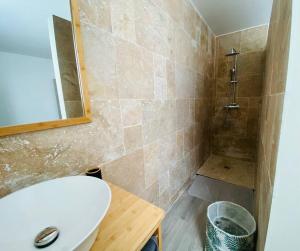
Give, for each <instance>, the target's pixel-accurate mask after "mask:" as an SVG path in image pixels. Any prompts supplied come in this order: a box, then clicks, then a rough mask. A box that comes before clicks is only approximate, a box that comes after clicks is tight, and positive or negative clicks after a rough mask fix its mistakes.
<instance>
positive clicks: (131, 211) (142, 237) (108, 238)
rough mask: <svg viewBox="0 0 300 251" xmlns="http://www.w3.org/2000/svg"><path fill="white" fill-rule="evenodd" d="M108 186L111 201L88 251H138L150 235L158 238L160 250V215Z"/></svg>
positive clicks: (133, 198) (158, 211)
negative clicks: (155, 235)
mask: <svg viewBox="0 0 300 251" xmlns="http://www.w3.org/2000/svg"><path fill="white" fill-rule="evenodd" d="M108 185H109V186H110V188H111V192H112V201H111V204H110V208H109V210H108V212H107V214H106V216H105V217H104V219H103V221H102V222H101V224H100V228H99V233H98V236H97V239H96V242H95V243H94V245H93V247H92V249H91V251H103V250H110V251H112V250H113V251H137V250H141V249H142V248H143V247H144V245H145V244H146V243H147V241H148V240H149V239H150V238H151V236H152V235H153V234H157V235H158V237H159V242H160V249H161V228H160V224H161V222H162V220H163V218H164V215H165V213H164V211H163V210H162V209H160V208H158V207H156V206H154V205H152V204H150V203H149V202H147V201H145V200H143V199H140V198H139V197H137V196H135V195H133V194H131V193H129V192H127V191H125V190H123V189H121V188H120V187H118V186H115V185H113V184H110V183H108Z"/></svg>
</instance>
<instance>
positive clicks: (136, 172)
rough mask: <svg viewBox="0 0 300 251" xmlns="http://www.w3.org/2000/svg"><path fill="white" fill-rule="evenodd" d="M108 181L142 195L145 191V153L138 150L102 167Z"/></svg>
mask: <svg viewBox="0 0 300 251" xmlns="http://www.w3.org/2000/svg"><path fill="white" fill-rule="evenodd" d="M102 171H103V176H104V177H105V179H106V180H108V181H110V182H113V183H114V184H116V185H118V186H120V187H123V188H124V189H126V190H128V191H130V192H132V193H135V194H138V195H141V194H142V192H143V191H144V190H145V181H144V177H145V174H144V153H143V150H138V151H136V152H134V153H131V154H128V155H125V156H124V157H121V158H120V159H117V160H115V161H113V162H110V163H108V164H105V165H103V166H102Z"/></svg>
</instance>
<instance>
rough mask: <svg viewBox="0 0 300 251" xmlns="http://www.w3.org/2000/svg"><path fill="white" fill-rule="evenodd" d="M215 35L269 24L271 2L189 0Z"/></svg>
mask: <svg viewBox="0 0 300 251" xmlns="http://www.w3.org/2000/svg"><path fill="white" fill-rule="evenodd" d="M191 1H192V2H193V3H194V5H195V7H196V8H197V9H198V11H199V12H200V13H201V15H202V16H203V18H204V19H205V21H206V22H207V24H208V25H209V27H210V28H211V29H212V30H213V32H214V33H215V34H216V35H221V34H226V33H230V32H233V31H237V30H242V29H246V28H249V27H253V26H258V25H262V24H267V23H269V20H270V16H271V10H272V3H273V0H191Z"/></svg>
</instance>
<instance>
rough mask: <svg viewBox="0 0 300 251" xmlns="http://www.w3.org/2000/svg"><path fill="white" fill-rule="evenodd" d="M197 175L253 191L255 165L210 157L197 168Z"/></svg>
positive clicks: (253, 163) (236, 160) (214, 156)
mask: <svg viewBox="0 0 300 251" xmlns="http://www.w3.org/2000/svg"><path fill="white" fill-rule="evenodd" d="M197 175H202V176H206V177H209V178H212V179H216V180H221V181H225V182H228V183H231V184H234V185H238V186H243V187H247V188H250V189H254V188H255V175H256V163H255V162H251V161H246V160H239V159H235V158H230V157H224V156H218V155H211V156H210V157H209V158H208V159H207V160H206V162H205V163H204V164H203V165H202V166H201V167H200V168H199V170H198V171H197Z"/></svg>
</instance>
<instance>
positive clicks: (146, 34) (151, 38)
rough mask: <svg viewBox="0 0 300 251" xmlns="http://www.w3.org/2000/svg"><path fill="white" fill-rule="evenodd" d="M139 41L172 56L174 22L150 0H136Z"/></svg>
mask: <svg viewBox="0 0 300 251" xmlns="http://www.w3.org/2000/svg"><path fill="white" fill-rule="evenodd" d="M134 1H135V13H136V23H135V26H136V36H137V43H138V44H140V45H141V46H143V47H145V48H147V49H149V50H151V51H153V52H156V53H158V54H161V55H163V56H165V57H168V58H171V57H172V54H173V52H172V46H173V45H172V43H173V39H174V27H173V26H174V24H173V21H172V20H171V18H170V17H169V16H168V15H167V14H166V13H165V12H163V11H162V10H161V9H160V8H159V7H157V6H156V5H155V4H153V3H152V2H151V1H149V0H142V1H141V0H134Z"/></svg>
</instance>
